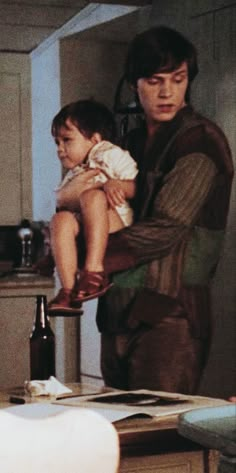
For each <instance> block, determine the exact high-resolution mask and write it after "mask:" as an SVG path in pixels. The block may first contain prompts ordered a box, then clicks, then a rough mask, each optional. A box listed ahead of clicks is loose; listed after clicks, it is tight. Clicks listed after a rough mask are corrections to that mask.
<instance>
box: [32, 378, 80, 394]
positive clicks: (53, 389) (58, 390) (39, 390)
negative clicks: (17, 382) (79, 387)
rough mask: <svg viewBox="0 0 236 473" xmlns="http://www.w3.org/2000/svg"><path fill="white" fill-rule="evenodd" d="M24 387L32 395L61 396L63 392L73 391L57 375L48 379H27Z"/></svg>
mask: <svg viewBox="0 0 236 473" xmlns="http://www.w3.org/2000/svg"><path fill="white" fill-rule="evenodd" d="M24 389H25V392H26V394H30V396H59V395H61V394H67V393H72V390H71V389H70V388H68V387H67V386H65V385H64V384H62V383H60V381H58V379H56V378H55V376H50V378H49V379H48V380H45V381H44V380H33V381H25V383H24Z"/></svg>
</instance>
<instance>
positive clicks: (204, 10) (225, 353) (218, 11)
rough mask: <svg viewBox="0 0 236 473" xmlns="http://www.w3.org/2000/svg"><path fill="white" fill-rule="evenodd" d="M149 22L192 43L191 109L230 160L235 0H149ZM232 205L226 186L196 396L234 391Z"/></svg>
mask: <svg viewBox="0 0 236 473" xmlns="http://www.w3.org/2000/svg"><path fill="white" fill-rule="evenodd" d="M152 24H155V25H156V24H166V25H169V26H171V27H173V28H176V29H178V30H179V31H182V33H184V34H186V35H187V36H188V37H189V38H190V39H191V40H192V41H193V42H194V44H195V45H196V47H197V49H198V53H199V67H200V72H199V76H198V77H197V79H196V83H195V85H194V87H193V95H192V101H193V104H194V105H195V107H196V108H197V109H198V110H199V111H201V112H202V113H204V114H205V115H206V116H208V117H210V118H211V119H213V120H215V121H216V122H217V123H218V124H219V125H220V126H221V127H222V129H223V130H224V132H225V133H226V135H227V138H228V140H229V143H230V146H231V149H232V152H233V159H234V163H235V157H236V135H235V123H236V82H235V77H236V2H230V1H226V0H214V1H213V0H208V1H206V0H197V1H192V2H189V1H188V0H180V1H179V2H175V1H173V0H166V1H165V3H164V4H163V2H162V1H158V0H154V2H153V15H152ZM235 222H236V201H235V180H234V183H233V188H232V195H231V205H230V212H229V218H228V227H227V235H226V240H225V245H224V249H223V253H222V257H221V261H220V264H219V267H218V270H217V274H216V277H215V280H214V284H213V287H212V299H213V313H214V327H215V329H214V335H213V342H212V348H211V352H210V358H209V362H208V366H207V368H206V370H205V373H204V377H203V380H202V384H201V388H200V392H201V393H202V394H207V395H213V396H220V397H227V396H228V395H230V394H232V393H234V391H235V379H236V372H235V370H236V366H235V349H236V319H235V309H236V290H235V289H236V287H235V286H236V283H235V281H236V225H235Z"/></svg>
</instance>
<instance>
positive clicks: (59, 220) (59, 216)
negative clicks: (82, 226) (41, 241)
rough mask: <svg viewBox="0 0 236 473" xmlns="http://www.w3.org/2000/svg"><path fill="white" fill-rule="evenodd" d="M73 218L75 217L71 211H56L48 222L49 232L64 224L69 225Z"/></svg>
mask: <svg viewBox="0 0 236 473" xmlns="http://www.w3.org/2000/svg"><path fill="white" fill-rule="evenodd" d="M74 220H75V217H74V215H73V213H72V212H69V211H66V210H63V211H61V212H57V213H56V214H54V215H53V217H52V219H51V222H50V232H53V231H55V230H57V231H58V229H60V228H62V227H64V226H65V225H71V224H72V223H73V222H74Z"/></svg>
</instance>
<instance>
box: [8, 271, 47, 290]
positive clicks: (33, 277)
mask: <svg viewBox="0 0 236 473" xmlns="http://www.w3.org/2000/svg"><path fill="white" fill-rule="evenodd" d="M54 285H55V281H54V278H53V277H51V278H48V277H46V276H40V275H39V274H37V273H32V274H31V273H30V274H20V273H19V274H18V273H10V274H8V275H6V276H2V277H1V278H0V288H1V289H4V288H7V289H9V288H11V289H14V288H18V287H39V286H40V287H46V288H51V287H54Z"/></svg>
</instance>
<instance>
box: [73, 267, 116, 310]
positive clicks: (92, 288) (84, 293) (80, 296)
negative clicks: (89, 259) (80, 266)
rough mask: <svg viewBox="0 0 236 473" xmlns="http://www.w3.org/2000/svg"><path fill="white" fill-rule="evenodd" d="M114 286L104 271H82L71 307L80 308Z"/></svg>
mask: <svg viewBox="0 0 236 473" xmlns="http://www.w3.org/2000/svg"><path fill="white" fill-rule="evenodd" d="M112 286H113V283H111V282H110V281H109V279H108V277H107V275H106V273H105V272H104V271H100V272H95V271H86V270H83V271H80V274H79V278H78V280H77V283H76V285H75V288H74V290H73V293H72V297H71V305H72V306H73V307H79V306H81V304H82V303H83V302H86V301H90V300H91V299H96V298H97V297H100V296H102V295H103V294H105V293H106V292H107V291H108V289H110V288H111V287H112Z"/></svg>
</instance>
